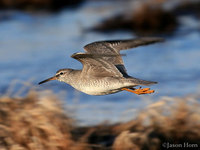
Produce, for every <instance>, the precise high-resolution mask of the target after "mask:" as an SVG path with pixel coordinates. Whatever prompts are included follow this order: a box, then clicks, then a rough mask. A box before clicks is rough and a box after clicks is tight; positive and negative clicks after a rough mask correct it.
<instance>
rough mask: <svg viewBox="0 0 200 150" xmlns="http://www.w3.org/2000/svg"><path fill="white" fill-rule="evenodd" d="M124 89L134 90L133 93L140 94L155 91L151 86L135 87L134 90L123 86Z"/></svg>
mask: <svg viewBox="0 0 200 150" xmlns="http://www.w3.org/2000/svg"><path fill="white" fill-rule="evenodd" d="M122 90H126V91H128V92H132V93H135V94H138V95H141V94H151V93H154V90H150V88H144V89H142V88H141V87H140V88H139V89H135V90H132V89H130V88H122Z"/></svg>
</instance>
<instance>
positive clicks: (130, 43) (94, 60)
mask: <svg viewBox="0 0 200 150" xmlns="http://www.w3.org/2000/svg"><path fill="white" fill-rule="evenodd" d="M161 41H163V39H162V38H136V39H130V40H113V41H97V42H93V43H90V44H88V45H86V46H84V49H85V51H86V52H85V53H75V54H73V55H72V56H71V57H72V58H74V59H76V60H78V61H80V62H81V63H82V65H83V68H82V70H75V69H60V70H58V71H57V72H56V75H55V76H53V77H51V78H48V79H46V80H44V81H41V82H40V83H39V84H42V83H45V82H47V81H51V80H58V81H62V82H65V83H67V84H69V85H71V86H72V87H74V88H75V89H77V90H79V91H81V92H84V93H86V94H89V95H106V94H112V93H116V92H120V91H123V90H126V91H129V92H132V93H135V94H138V95H140V94H150V93H153V92H154V90H150V88H144V89H142V88H139V89H135V88H134V87H135V86H143V85H144V86H148V85H151V84H156V83H157V82H153V81H146V80H141V79H138V78H134V77H131V76H129V75H128V73H127V71H126V68H125V66H124V63H123V60H122V55H121V54H120V50H125V49H130V48H134V47H137V46H141V45H148V44H152V43H156V42H161Z"/></svg>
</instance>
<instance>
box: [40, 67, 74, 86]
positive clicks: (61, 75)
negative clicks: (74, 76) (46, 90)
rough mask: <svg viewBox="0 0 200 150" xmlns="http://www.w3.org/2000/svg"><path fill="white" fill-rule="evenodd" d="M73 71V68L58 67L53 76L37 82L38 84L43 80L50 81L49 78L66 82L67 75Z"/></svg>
mask: <svg viewBox="0 0 200 150" xmlns="http://www.w3.org/2000/svg"><path fill="white" fill-rule="evenodd" d="M72 71H73V69H60V70H58V71H57V72H56V74H55V76H53V77H51V78H48V79H46V80H43V81H41V82H39V83H38V84H43V83H45V82H48V81H51V80H58V81H62V82H66V81H67V78H68V75H69V74H70V73H71V72H72Z"/></svg>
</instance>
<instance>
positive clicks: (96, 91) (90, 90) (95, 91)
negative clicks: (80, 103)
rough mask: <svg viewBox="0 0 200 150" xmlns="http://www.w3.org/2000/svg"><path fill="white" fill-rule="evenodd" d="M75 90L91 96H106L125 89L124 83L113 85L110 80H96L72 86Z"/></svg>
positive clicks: (114, 83)
mask: <svg viewBox="0 0 200 150" xmlns="http://www.w3.org/2000/svg"><path fill="white" fill-rule="evenodd" d="M71 86H73V87H74V88H75V89H77V90H79V91H81V92H83V93H86V94H89V95H106V94H112V93H116V92H119V91H121V90H120V89H121V88H123V85H122V83H121V84H120V82H113V83H112V84H111V83H110V82H109V80H107V81H105V80H96V81H95V82H92V81H90V82H85V83H82V84H79V85H77V84H75V85H71Z"/></svg>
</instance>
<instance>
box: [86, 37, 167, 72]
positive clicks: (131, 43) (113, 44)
mask: <svg viewBox="0 0 200 150" xmlns="http://www.w3.org/2000/svg"><path fill="white" fill-rule="evenodd" d="M162 41H164V39H162V38H156V37H149V38H148V37H145V38H136V39H129V40H113V41H97V42H93V43H90V44H87V45H85V46H84V49H85V51H86V52H87V53H90V54H108V55H110V54H111V55H116V57H103V59H104V60H105V61H107V62H110V63H112V64H114V65H115V66H116V67H117V68H118V69H119V71H120V72H121V73H122V74H123V75H124V76H128V75H127V72H126V68H125V66H124V63H123V60H122V57H121V55H120V50H125V49H130V48H134V47H138V46H142V45H148V44H153V43H156V42H162Z"/></svg>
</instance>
